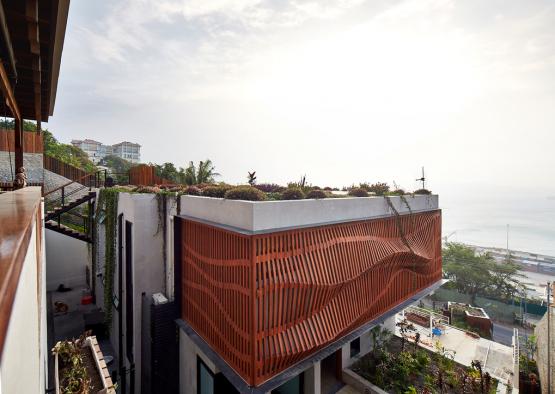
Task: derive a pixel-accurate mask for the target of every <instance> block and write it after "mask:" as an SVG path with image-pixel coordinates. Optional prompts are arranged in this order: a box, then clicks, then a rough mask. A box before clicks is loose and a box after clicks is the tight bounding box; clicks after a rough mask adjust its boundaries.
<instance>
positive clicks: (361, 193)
mask: <svg viewBox="0 0 555 394" xmlns="http://www.w3.org/2000/svg"><path fill="white" fill-rule="evenodd" d="M349 196H351V197H368V191H366V189H363V188H361V187H355V188H353V189H351V190H349Z"/></svg>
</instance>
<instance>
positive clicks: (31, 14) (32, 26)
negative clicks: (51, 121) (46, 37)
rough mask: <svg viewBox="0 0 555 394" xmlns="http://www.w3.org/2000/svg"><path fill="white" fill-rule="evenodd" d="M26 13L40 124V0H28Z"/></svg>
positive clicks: (36, 106)
mask: <svg viewBox="0 0 555 394" xmlns="http://www.w3.org/2000/svg"><path fill="white" fill-rule="evenodd" d="M25 15H26V16H27V32H28V37H29V45H30V47H31V53H32V54H33V55H34V56H33V85H34V92H35V120H36V121H37V122H38V124H39V125H40V122H41V120H42V111H41V108H42V105H41V83H42V80H41V77H42V75H41V59H40V36H39V33H40V32H39V3H38V0H27V2H26V3H25Z"/></svg>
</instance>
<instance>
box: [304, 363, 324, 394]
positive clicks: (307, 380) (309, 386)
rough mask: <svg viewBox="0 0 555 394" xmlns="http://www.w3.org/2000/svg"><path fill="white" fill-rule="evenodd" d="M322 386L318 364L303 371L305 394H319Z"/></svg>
mask: <svg viewBox="0 0 555 394" xmlns="http://www.w3.org/2000/svg"><path fill="white" fill-rule="evenodd" d="M321 386H322V374H321V371H320V362H317V363H315V364H314V365H313V366H312V367H310V368H308V369H307V370H305V371H304V392H305V394H320V393H321V390H322V389H321Z"/></svg>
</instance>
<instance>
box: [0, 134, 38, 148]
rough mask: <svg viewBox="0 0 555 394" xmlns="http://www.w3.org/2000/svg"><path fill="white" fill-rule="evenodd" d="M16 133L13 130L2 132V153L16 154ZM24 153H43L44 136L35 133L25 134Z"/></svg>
mask: <svg viewBox="0 0 555 394" xmlns="http://www.w3.org/2000/svg"><path fill="white" fill-rule="evenodd" d="M14 149H15V132H14V131H13V130H0V151H3V152H14ZM23 152H25V153H42V152H43V141H42V134H39V133H37V132H33V131H24V132H23Z"/></svg>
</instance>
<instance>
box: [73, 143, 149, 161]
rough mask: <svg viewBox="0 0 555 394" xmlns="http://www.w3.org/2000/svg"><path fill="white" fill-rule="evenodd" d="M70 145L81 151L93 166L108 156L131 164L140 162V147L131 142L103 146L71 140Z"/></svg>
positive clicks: (101, 144)
mask: <svg viewBox="0 0 555 394" xmlns="http://www.w3.org/2000/svg"><path fill="white" fill-rule="evenodd" d="M71 144H72V145H73V146H75V147H77V148H80V149H82V150H83V151H84V152H85V153H86V154H87V155H88V156H89V159H90V160H91V161H92V162H93V163H94V164H98V163H99V162H100V160H102V159H103V158H104V157H106V156H108V155H114V156H118V157H120V158H122V159H125V160H127V161H130V162H131V163H140V162H141V153H140V150H141V145H139V144H135V143H133V142H128V141H123V142H120V143H119V144H115V145H104V144H103V143H102V142H98V141H95V140H89V139H85V140H72V141H71Z"/></svg>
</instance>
